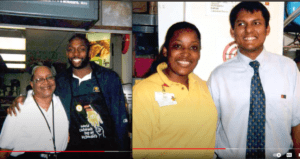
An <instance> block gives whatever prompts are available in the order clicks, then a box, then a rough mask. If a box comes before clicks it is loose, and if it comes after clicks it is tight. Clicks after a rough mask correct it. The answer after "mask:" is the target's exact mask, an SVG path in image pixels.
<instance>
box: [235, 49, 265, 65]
mask: <svg viewBox="0 0 300 159" xmlns="http://www.w3.org/2000/svg"><path fill="white" fill-rule="evenodd" d="M266 52H267V51H266V50H265V48H264V49H263V50H262V52H261V53H260V54H259V55H258V56H257V57H256V59H255V60H256V61H258V62H259V64H260V66H259V68H263V66H264V64H265V60H266ZM237 58H238V59H239V61H240V62H241V63H242V64H243V65H245V66H246V68H251V69H252V67H251V66H250V65H249V63H250V62H252V61H255V60H252V59H250V58H249V57H247V56H245V55H244V54H242V53H241V52H240V50H238V55H237Z"/></svg>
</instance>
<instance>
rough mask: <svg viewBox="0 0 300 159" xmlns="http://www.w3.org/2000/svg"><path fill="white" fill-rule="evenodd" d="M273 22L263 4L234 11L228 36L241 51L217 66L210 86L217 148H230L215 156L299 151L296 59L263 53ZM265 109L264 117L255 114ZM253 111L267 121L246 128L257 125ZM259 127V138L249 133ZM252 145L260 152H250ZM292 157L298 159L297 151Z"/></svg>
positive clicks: (299, 91)
mask: <svg viewBox="0 0 300 159" xmlns="http://www.w3.org/2000/svg"><path fill="white" fill-rule="evenodd" d="M269 19H270V15H269V12H268V10H267V9H266V7H265V6H264V5H262V4H261V3H259V2H241V3H239V4H238V5H237V6H235V7H234V8H233V9H232V10H231V13H230V23H231V29H230V34H231V36H232V37H233V38H234V39H235V42H236V43H237V45H238V54H237V56H236V57H234V58H233V59H231V60H229V61H227V62H225V63H223V64H221V65H220V66H218V67H217V68H216V69H215V70H214V71H213V72H212V73H211V76H210V78H209V80H208V82H207V84H208V87H209V89H210V92H211V94H212V97H213V100H214V102H215V105H216V107H217V110H218V127H217V138H216V148H226V150H216V151H215V153H216V154H217V156H218V158H230V159H231V158H248V157H249V155H254V156H255V155H256V154H255V153H254V152H253V151H260V152H261V154H260V155H262V156H261V157H260V158H278V157H286V156H289V155H290V152H291V151H293V150H292V149H293V146H294V148H298V147H299V145H300V142H299V141H300V140H299V138H300V137H299V130H300V126H299V123H300V75H299V71H298V68H297V66H296V64H295V62H294V61H293V60H292V59H289V58H287V57H283V56H281V55H276V54H273V53H270V52H267V51H266V50H265V49H264V46H263V44H264V41H265V38H266V36H267V35H269V33H270V26H269ZM253 61H255V62H254V63H255V64H257V63H258V66H257V65H256V69H254V66H250V63H252V64H251V65H253V64H254V63H253ZM255 70H256V71H255ZM254 73H255V74H254ZM254 76H255V79H252V77H254ZM256 79H259V81H258V84H255V85H256V86H257V88H259V89H260V90H262V91H258V92H259V93H260V94H259V96H260V97H261V98H259V99H257V98H256V97H257V96H255V94H254V91H252V90H253V89H252V88H255V87H256V86H255V87H254V83H252V81H253V80H254V81H257V80H256ZM261 92H263V93H261ZM254 96H255V97H254ZM254 98H255V100H258V101H259V100H262V101H263V102H262V105H259V104H257V103H256V104H253V102H252V100H254ZM250 99H251V100H250ZM263 103H264V104H263ZM250 105H251V107H253V109H252V108H250ZM257 105H258V106H257ZM257 107H258V108H257ZM261 107H263V109H262V110H263V111H262V112H260V111H257V110H258V109H261ZM254 108H255V110H254ZM249 111H250V115H249ZM253 111H256V113H257V114H259V115H263V116H260V117H262V118H261V119H262V120H257V121H258V122H257V123H256V124H255V125H254V126H251V127H248V124H249V125H251V124H250V123H251V121H254V120H256V119H253V115H254V113H255V112H253ZM257 114H255V115H257ZM250 117H251V120H249V118H250ZM257 125H262V126H257ZM255 126H257V127H259V129H258V131H259V132H260V131H261V132H262V133H261V134H259V133H249V131H250V132H251V130H252V129H254V127H255ZM248 134H249V135H248ZM251 134H252V139H251V140H248V139H249V138H251V137H250V136H251ZM291 134H292V135H291ZM260 137H263V138H260ZM251 142H254V143H255V144H261V145H262V147H261V148H259V147H258V148H257V147H254V146H253V147H252V146H249V144H250V145H251ZM294 151H295V152H296V154H297V155H296V156H297V157H298V153H299V152H298V151H299V150H298V149H294ZM248 152H249V153H248ZM252 152H253V153H252ZM296 156H293V157H296ZM249 158H252V157H249ZM253 158H256V157H253Z"/></svg>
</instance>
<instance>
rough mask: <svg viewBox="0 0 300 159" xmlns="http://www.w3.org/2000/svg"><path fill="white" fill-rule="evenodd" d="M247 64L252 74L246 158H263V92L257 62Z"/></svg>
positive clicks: (264, 117)
mask: <svg viewBox="0 0 300 159" xmlns="http://www.w3.org/2000/svg"><path fill="white" fill-rule="evenodd" d="M249 65H250V66H251V67H253V69H254V75H253V77H252V79H251V91H250V110H249V120H248V131H247V151H246V158H265V121H266V115H265V112H266V104H265V103H266V101H265V93H264V90H263V87H262V84H261V82H260V77H259V73H258V68H259V62H258V61H253V62H250V63H249Z"/></svg>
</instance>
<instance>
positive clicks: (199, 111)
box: [132, 2, 300, 159]
mask: <svg viewBox="0 0 300 159" xmlns="http://www.w3.org/2000/svg"><path fill="white" fill-rule="evenodd" d="M134 3H135V4H134ZM134 3H133V28H132V30H133V37H134V46H133V48H134V50H133V58H134V64H133V89H132V91H133V92H132V157H133V158H134V159H139V158H170V159H171V158H205V159H206V158H217V159H222V158H297V157H298V156H299V153H300V149H298V148H299V147H300V125H299V124H300V116H299V114H300V74H299V68H298V67H297V64H298V62H299V57H300V54H299V50H298V47H299V38H298V36H299V33H297V30H299V29H300V25H299V24H297V17H298V16H299V14H300V9H299V10H298V9H297V8H298V7H299V6H300V4H299V2H298V3H294V2H293V3H290V2H155V3H154V2H146V3H145V2H134ZM143 8H144V10H142V9H143ZM135 9H136V10H135ZM153 9H154V11H153ZM155 9H157V10H155ZM153 13H154V14H153ZM283 13H284V14H283Z"/></svg>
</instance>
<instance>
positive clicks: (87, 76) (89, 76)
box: [73, 72, 92, 85]
mask: <svg viewBox="0 0 300 159" xmlns="http://www.w3.org/2000/svg"><path fill="white" fill-rule="evenodd" d="M73 77H74V78H76V79H78V80H79V84H78V85H80V83H81V82H83V81H87V80H90V79H92V72H91V73H89V74H87V75H85V76H84V77H82V78H80V77H78V76H76V75H75V74H73Z"/></svg>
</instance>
